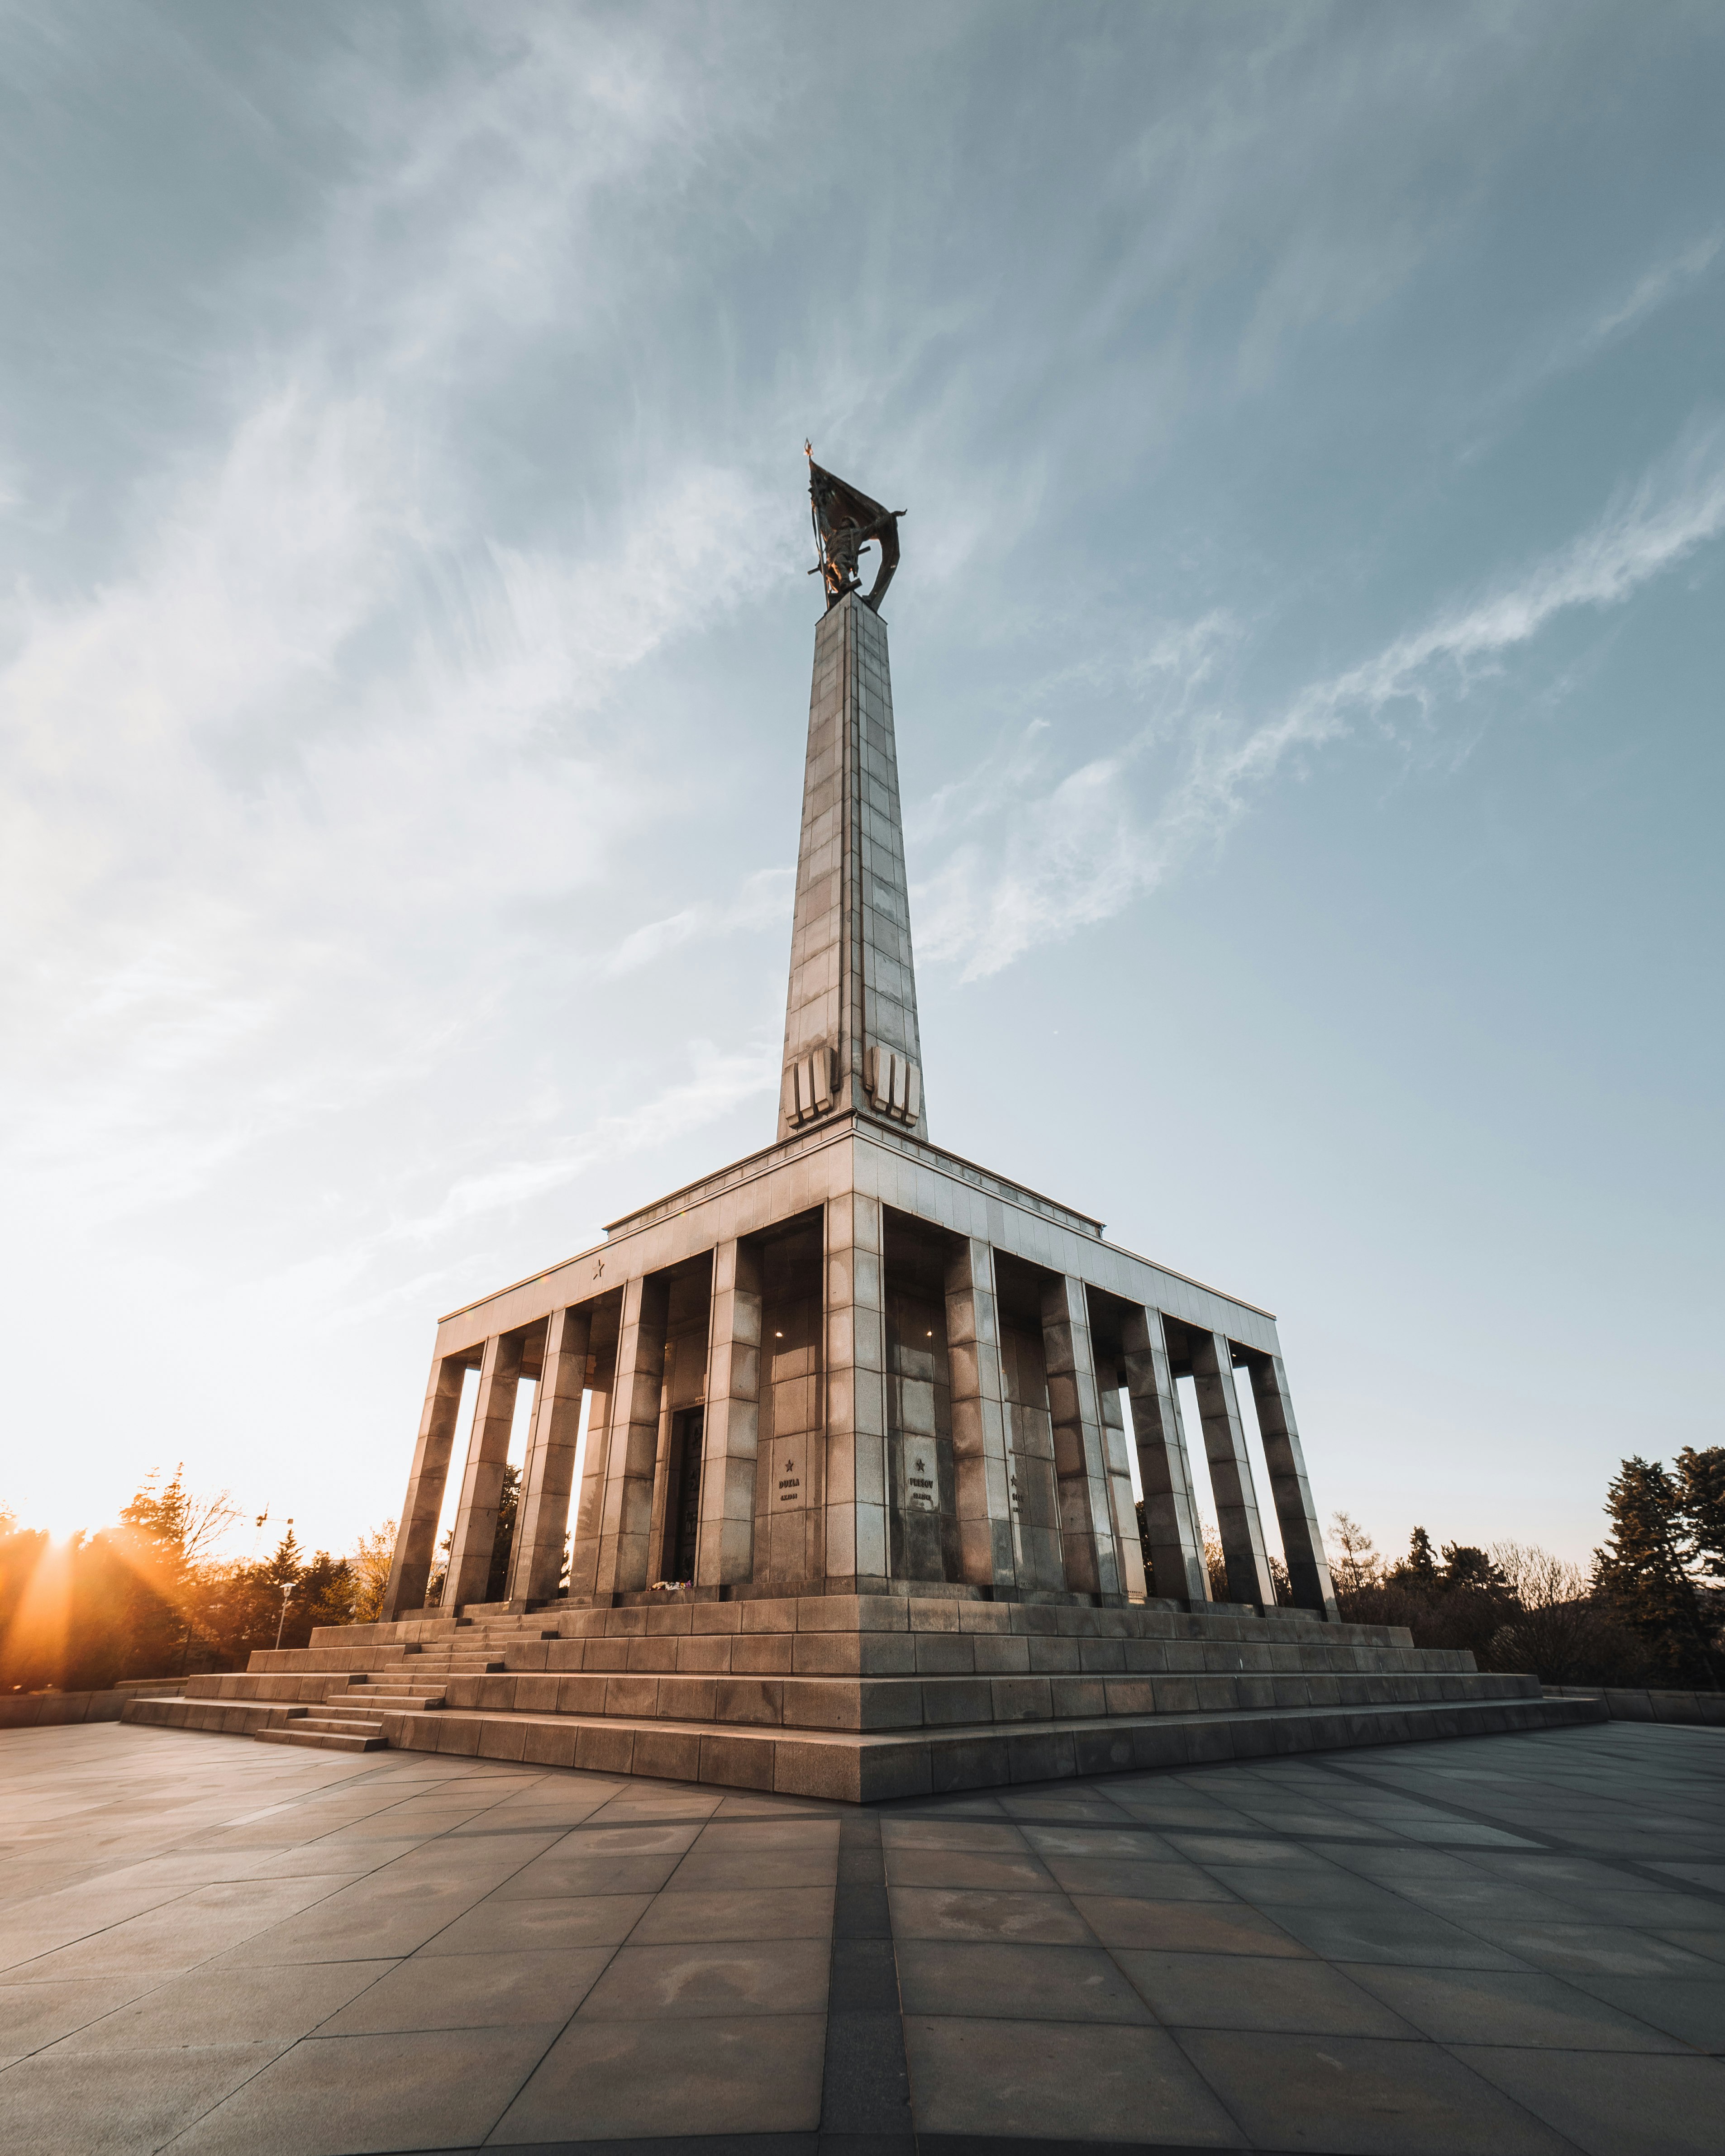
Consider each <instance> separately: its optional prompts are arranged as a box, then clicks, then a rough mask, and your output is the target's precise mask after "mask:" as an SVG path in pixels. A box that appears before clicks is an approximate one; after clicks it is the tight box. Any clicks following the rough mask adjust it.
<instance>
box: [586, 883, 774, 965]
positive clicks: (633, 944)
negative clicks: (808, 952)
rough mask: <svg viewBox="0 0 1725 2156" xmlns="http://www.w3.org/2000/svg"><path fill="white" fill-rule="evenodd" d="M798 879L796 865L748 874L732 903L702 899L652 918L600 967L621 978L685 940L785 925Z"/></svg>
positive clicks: (634, 931) (708, 938) (652, 962)
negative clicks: (662, 915)
mask: <svg viewBox="0 0 1725 2156" xmlns="http://www.w3.org/2000/svg"><path fill="white" fill-rule="evenodd" d="M796 880H797V871H796V870H795V869H793V868H784V869H760V870H757V871H756V873H755V874H754V875H752V876H748V877H747V878H745V880H744V881H743V884H742V889H741V890H740V891H738V892H737V895H736V896H735V897H734V898H732V900H731V901H730V902H729V903H728V904H727V905H721V904H719V903H717V902H716V901H714V900H712V899H706V898H703V899H697V900H696V902H695V904H694V905H693V906H684V907H683V908H682V910H681V911H680V912H677V913H671V914H667V915H666V916H665V919H664V920H663V921H647V922H645V923H644V925H643V926H642V927H639V928H635V929H631V930H630V932H629V934H628V935H627V936H625V937H624V939H623V941H622V942H620V943H619V945H618V947H617V948H616V949H615V950H614V952H612V953H611V955H610V957H608V958H606V959H603V961H601V962H600V963H599V965H598V968H597V969H596V970H597V971H598V973H599V974H600V975H601V976H602V977H603V978H605V979H606V980H612V981H616V980H621V979H622V978H624V976H625V975H626V974H629V973H639V972H640V971H641V969H642V968H644V967H645V966H650V965H652V964H654V963H655V962H656V961H657V960H659V959H660V958H662V957H665V955H666V954H667V953H668V952H672V951H675V950H680V948H681V947H683V945H685V943H702V942H711V941H712V940H713V939H714V938H715V937H721V936H729V935H731V934H732V933H733V932H741V931H747V930H753V929H762V928H777V927H783V925H784V923H785V922H787V921H788V920H789V918H790V911H791V909H790V899H791V894H792V891H793V887H794V885H795V884H796Z"/></svg>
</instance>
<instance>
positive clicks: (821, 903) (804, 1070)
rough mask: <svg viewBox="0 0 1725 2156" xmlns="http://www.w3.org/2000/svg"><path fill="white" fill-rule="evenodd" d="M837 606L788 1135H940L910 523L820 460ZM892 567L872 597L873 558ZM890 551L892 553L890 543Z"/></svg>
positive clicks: (815, 478) (784, 1092) (799, 929)
mask: <svg viewBox="0 0 1725 2156" xmlns="http://www.w3.org/2000/svg"><path fill="white" fill-rule="evenodd" d="M810 472H811V478H812V486H811V494H812V496H813V500H814V511H815V529H816V533H817V536H818V538H819V542H820V546H821V557H822V561H821V566H822V569H823V572H824V576H825V578H826V588H827V593H828V598H829V604H828V608H827V611H826V613H825V614H824V617H823V618H822V619H821V622H820V624H819V627H818V628H817V629H816V630H815V633H814V680H813V683H812V685H811V687H810V690H809V751H808V759H807V762H806V764H805V766H804V769H803V828H802V834H801V839H800V843H799V845H798V855H797V898H796V911H795V916H794V920H793V930H792V937H791V972H790V988H789V993H788V997H787V998H786V1004H785V1029H784V1070H783V1085H782V1087H781V1090H780V1095H779V1112H778V1135H779V1137H781V1138H786V1137H791V1136H792V1135H793V1133H794V1132H797V1131H799V1130H801V1129H803V1128H804V1127H807V1126H809V1124H811V1123H814V1122H820V1121H823V1120H824V1118H825V1117H827V1116H833V1115H842V1114H845V1113H848V1112H851V1111H855V1112H856V1113H858V1114H862V1115H867V1116H874V1117H876V1118H878V1119H879V1120H880V1121H881V1122H886V1123H890V1124H895V1125H896V1126H897V1127H899V1128H901V1129H904V1130H909V1131H911V1132H914V1133H915V1134H916V1136H917V1137H927V1121H926V1118H925V1116H924V1113H923V1105H922V1045H921V1042H920V1040H919V1038H918V1034H917V1029H916V972H915V967H914V962H913V960H912V957H911V906H910V894H909V891H908V889H907V886H906V880H905V843H904V829H903V824H902V820H901V815H900V810H899V795H898V752H897V748H896V744H895V742H894V738H893V731H892V678H891V670H890V666H889V663H888V659H887V650H886V623H885V622H884V621H882V620H881V619H880V615H879V613H877V612H876V611H875V607H876V605H877V604H878V602H879V599H880V594H881V592H882V591H883V590H884V588H885V587H886V583H887V581H888V579H889V578H890V577H891V573H892V569H893V567H896V563H897V559H898V543H897V533H896V516H895V515H894V514H893V513H892V512H890V511H885V510H882V509H881V508H880V505H879V504H878V503H876V502H873V501H870V500H869V499H868V497H867V496H866V495H860V494H859V493H858V492H857V491H856V490H855V489H854V488H851V487H848V486H846V485H845V483H844V482H843V481H842V480H834V478H833V477H832V476H831V475H830V474H829V473H826V472H824V471H822V470H821V469H820V467H819V465H814V463H813V461H812V459H811V464H810ZM870 539H875V540H877V541H878V542H879V543H880V546H881V550H882V554H883V557H884V560H883V566H882V567H881V570H880V573H879V574H878V575H877V577H876V578H875V586H874V588H873V590H872V591H871V592H870V593H868V594H867V596H866V597H865V595H864V594H863V593H862V592H861V590H860V587H859V583H858V579H857V576H856V556H857V552H858V550H859V548H860V547H861V546H864V545H866V544H867V543H869V542H870ZM889 542H890V543H889Z"/></svg>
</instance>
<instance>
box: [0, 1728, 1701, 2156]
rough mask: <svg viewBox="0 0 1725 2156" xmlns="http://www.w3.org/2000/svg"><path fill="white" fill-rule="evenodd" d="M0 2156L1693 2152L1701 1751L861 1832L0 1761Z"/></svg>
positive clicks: (491, 1787) (182, 1752) (1381, 1763)
mask: <svg viewBox="0 0 1725 2156" xmlns="http://www.w3.org/2000/svg"><path fill="white" fill-rule="evenodd" d="M0 1777H3V1781H0V1796H3V1810H0V1819H3V1821H4V1828H3V1834H4V1845H3V1846H4V1857H3V1862H4V1882H3V1888H0V1896H3V1909H4V1922H3V1926H0V1946H3V1961H4V1963H5V1967H4V1969H3V1972H0V2060H3V2061H4V2063H3V2066H0V2147H3V2148H5V2149H6V2150H7V2152H8V2156H34V2152H42V2156H83V2152H92V2156H94V2152H98V2151H100V2152H102V2153H103V2156H108V2152H115V2156H120V2152H128V2153H129V2152H133V2151H136V2152H139V2156H142V2152H145V2151H153V2150H156V2149H159V2148H172V2149H174V2150H175V2151H177V2152H179V2151H183V2152H185V2156H214V2152H218V2151H219V2152H223V2156H226V2153H227V2152H233V2156H241V2152H244V2156H275V2153H276V2152H279V2156H359V2152H361V2151H374V2150H375V2151H382V2150H395V2149H400V2150H407V2149H419V2150H443V2151H455V2150H462V2151H465V2150H470V2149H476V2148H480V2147H485V2148H508V2147H511V2146H521V2145H533V2146H538V2147H540V2148H545V2147H547V2146H550V2147H557V2146H562V2145H566V2144H567V2145H578V2146H580V2147H581V2148H583V2149H584V2150H585V2151H587V2152H588V2156H593V2151H594V2150H595V2148H603V2147H604V2146H606V2145H608V2144H612V2143H616V2144H625V2143H626V2144H628V2145H629V2147H631V2148H634V2149H635V2150H637V2151H651V2150H655V2149H659V2150H662V2151H667V2152H668V2151H670V2150H672V2149H676V2150H682V2149H685V2148H687V2149H700V2150H701V2151H703V2152H704V2156H724V2152H727V2151H729V2150H733V2149H734V2150H737V2151H741V2150H744V2149H748V2150H755V2149H764V2150H768V2151H771V2150H774V2149H778V2150H782V2151H783V2152H785V2156H792V2152H796V2153H797V2156H801V2152H804V2151H807V2152H809V2156H814V2152H815V2151H816V2150H820V2151H823V2152H827V2156H839V2152H844V2153H845V2156H889V2152H905V2156H908V2152H910V2151H911V2149H913V2148H917V2149H923V2150H943V2151H948V2152H951V2156H961V2152H970V2153H971V2156H982V2152H983V2151H985V2150H992V2151H1006V2150H1014V2149H1024V2150H1028V2149H1029V2148H1037V2149H1039V2150H1040V2151H1042V2152H1044V2156H1050V2152H1051V2151H1052V2150H1053V2149H1055V2148H1059V2147H1060V2146H1061V2145H1062V2144H1084V2145H1086V2147H1088V2148H1091V2149H1095V2148H1097V2147H1098V2146H1099V2145H1100V2146H1101V2147H1103V2148H1107V2147H1113V2148H1163V2149H1169V2148H1174V2149H1180V2148H1254V2149H1280V2150H1295V2149H1299V2150H1309V2151H1319V2152H1324V2151H1327V2152H1332V2156H1343V2152H1350V2156H1352V2152H1362V2156H1368V2153H1369V2152H1384V2156H1389V2152H1401V2151H1418V2152H1422V2156H1469V2152H1479V2156H1521V2152H1524V2151H1525V2152H1527V2156H1545V2152H1556V2151H1560V2150H1568V2149H1583V2150H1587V2151H1589V2152H1592V2156H1633V2152H1636V2151H1642V2150H1645V2151H1646V2152H1648V2156H1655V2152H1657V2156H1678V2152H1682V2151H1687V2150H1695V2151H1702V2150H1705V2151H1707V2152H1708V2156H1715V2152H1717V2149H1718V2148H1719V2146H1720V2133H1721V2122H1722V2120H1725V2064H1722V2063H1721V2061H1720V2057H1719V2054H1720V2053H1721V2051H1725V1804H1722V1801H1721V1796H1722V1790H1725V1737H1722V1736H1720V1735H1718V1734H1716V1733H1714V1732H1709V1731H1705V1730H1690V1729H1666V1728H1657V1727H1625V1726H1624V1725H1621V1724H1607V1725H1604V1726H1599V1727H1589V1728H1584V1729H1575V1730H1568V1731H1561V1732H1547V1733H1539V1734H1533V1735H1527V1736H1507V1737H1493V1738H1477V1739H1467V1740H1461V1741H1458V1742H1453V1743H1428V1744H1414V1745H1402V1746H1397V1747H1393V1748H1390V1747H1386V1748H1379V1749H1373V1750H1363V1751H1354V1752H1348V1753H1335V1754H1329V1755H1326V1756H1324V1757H1322V1758H1304V1759H1299V1760H1289V1761H1265V1762H1245V1763H1237V1764H1234V1765H1226V1766H1219V1767H1215V1768H1204V1769H1202V1770H1195V1771H1187V1772H1182V1773H1163V1774H1134V1775H1126V1776H1111V1777H1107V1778H1098V1779H1091V1780H1087V1781H1081V1782H1065V1783H1062V1784H1058V1785H1052V1786H1049V1787H1045V1788H1025V1789H1019V1790H1007V1791H1004V1792H999V1793H988V1794H982V1793H971V1794H963V1795H958V1796H952V1797H945V1798H933V1799H918V1800H915V1801H906V1802H902V1803H898V1804H886V1805H880V1806H876V1807H870V1808H863V1807H858V1806H850V1805H842V1804H825V1803H821V1802H819V1801H814V1800H809V1799H792V1798H785V1797H775V1796H771V1795H756V1794H747V1793H735V1794H726V1792H725V1791H723V1790H721V1789H711V1788H689V1787H686V1786H679V1785H676V1784H669V1783H662V1782H653V1781H649V1780H645V1779H627V1778H624V1777H619V1776H607V1775H600V1774H583V1773H577V1772H572V1771H567V1770H559V1769H556V1768H528V1769H522V1768H514V1767H509V1766H506V1765H500V1764H493V1763H485V1762H477V1761H474V1760H463V1759H459V1758H445V1757H439V1756H435V1755H418V1754H397V1753H370V1754H363V1755H352V1756H340V1755H331V1754H328V1753H321V1752H313V1751H309V1750H307V1751H296V1750H293V1749H290V1748H279V1747H270V1746H264V1745H258V1744H254V1743H246V1742H244V1741H241V1740H239V1739H235V1738H212V1737H208V1736H202V1735H194V1734H192V1733H189V1732H177V1731H171V1730H155V1729H145V1728H139V1727H133V1726H131V1725H127V1724H123V1723H98V1724H90V1725H85V1726H83V1727H69V1728H63V1729H44V1730H34V1731H21V1732H16V1733H12V1734H8V1735H7V1736H5V1737H3V1738H0Z"/></svg>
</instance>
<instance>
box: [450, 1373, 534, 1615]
mask: <svg viewBox="0 0 1725 2156" xmlns="http://www.w3.org/2000/svg"><path fill="white" fill-rule="evenodd" d="M520 1382H521V1336H520V1334H519V1333H511V1332H501V1333H493V1334H492V1336H491V1337H490V1339H489V1340H488V1341H486V1342H485V1360H484V1361H483V1362H482V1363H480V1382H479V1398H478V1399H476V1400H475V1402H474V1404H473V1435H472V1436H471V1437H470V1439H469V1440H468V1442H467V1472H466V1474H465V1476H464V1477H463V1478H462V1483H461V1507H460V1510H459V1512H457V1513H456V1515H455V1541H454V1548H452V1549H451V1550H450V1552H449V1574H448V1577H447V1578H445V1579H444V1599H443V1607H444V1609H456V1608H457V1607H459V1604H462V1603H464V1602H483V1601H484V1600H485V1588H486V1584H487V1583H488V1582H489V1581H490V1576H491V1550H492V1547H493V1545H494V1544H495V1542H496V1539H497V1508H498V1505H499V1503H500V1501H501V1498H502V1496H503V1471H504V1468H505V1467H506V1466H507V1465H508V1462H509V1433H510V1430H511V1427H512V1425H513V1424H514V1422H515V1395H516V1386H517V1385H518V1384H519V1383H520Z"/></svg>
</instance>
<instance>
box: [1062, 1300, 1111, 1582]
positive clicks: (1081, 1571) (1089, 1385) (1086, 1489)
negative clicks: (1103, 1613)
mask: <svg viewBox="0 0 1725 2156" xmlns="http://www.w3.org/2000/svg"><path fill="white" fill-rule="evenodd" d="M1042 1344H1043V1353H1044V1356H1045V1359H1046V1361H1047V1365H1048V1410H1049V1416H1050V1420H1051V1421H1052V1422H1053V1424H1054V1447H1055V1479H1056V1481H1058V1483H1059V1485H1060V1548H1061V1551H1062V1553H1063V1556H1064V1558H1065V1568H1066V1585H1067V1586H1068V1587H1069V1588H1070V1589H1072V1590H1073V1591H1074V1592H1076V1593H1077V1594H1124V1593H1125V1591H1126V1589H1125V1585H1124V1583H1123V1582H1122V1578H1121V1573H1120V1563H1119V1554H1118V1551H1117V1546H1116V1543H1115V1539H1114V1518H1113V1512H1112V1509H1111V1506H1110V1504H1109V1501H1108V1456H1107V1453H1106V1450H1105V1446H1104V1440H1103V1436H1102V1420H1101V1410H1100V1408H1099V1406H1098V1404H1097V1400H1096V1365H1095V1363H1094V1361H1093V1359H1092V1358H1091V1344H1090V1312H1089V1309H1088V1307H1087V1306H1086V1302H1085V1299H1084V1283H1083V1281H1081V1280H1079V1279H1077V1278H1076V1277H1075V1276H1073V1275H1071V1274H1070V1273H1069V1274H1067V1275H1065V1276H1064V1277H1062V1278H1060V1279H1057V1280H1052V1281H1050V1282H1049V1283H1048V1285H1047V1286H1045V1288H1044V1289H1043V1291H1042Z"/></svg>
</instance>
